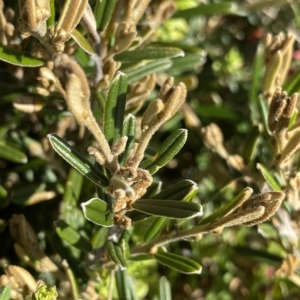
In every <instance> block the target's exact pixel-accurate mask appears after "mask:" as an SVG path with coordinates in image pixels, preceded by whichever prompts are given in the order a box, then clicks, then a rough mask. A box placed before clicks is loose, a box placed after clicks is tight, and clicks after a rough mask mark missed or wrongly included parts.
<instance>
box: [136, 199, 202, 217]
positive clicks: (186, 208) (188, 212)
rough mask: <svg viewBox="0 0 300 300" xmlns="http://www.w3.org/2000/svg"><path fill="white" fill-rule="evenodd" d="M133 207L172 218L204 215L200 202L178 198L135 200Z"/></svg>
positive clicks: (150, 213)
mask: <svg viewBox="0 0 300 300" xmlns="http://www.w3.org/2000/svg"><path fill="white" fill-rule="evenodd" d="M132 208H134V209H136V210H138V211H141V212H143V213H145V214H149V215H154V216H159V217H166V218H171V219H189V218H194V217H196V216H200V215H202V207H201V205H200V204H197V203H192V202H181V201H176V200H162V199H159V200H158V199H157V200H154V199H141V200H137V201H136V202H134V203H133V204H132Z"/></svg>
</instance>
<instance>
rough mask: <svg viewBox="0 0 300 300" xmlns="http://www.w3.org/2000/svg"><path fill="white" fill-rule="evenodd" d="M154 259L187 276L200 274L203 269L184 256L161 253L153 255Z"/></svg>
mask: <svg viewBox="0 0 300 300" xmlns="http://www.w3.org/2000/svg"><path fill="white" fill-rule="evenodd" d="M153 256H154V258H155V259H156V260H157V261H158V262H159V263H161V264H163V265H165V266H168V267H170V268H172V269H175V270H177V271H179V272H181V273H185V274H200V273H201V270H202V267H201V265H199V264H198V263H197V262H196V261H194V260H192V259H189V258H186V257H184V256H181V255H178V254H174V253H170V252H160V253H155V254H153Z"/></svg>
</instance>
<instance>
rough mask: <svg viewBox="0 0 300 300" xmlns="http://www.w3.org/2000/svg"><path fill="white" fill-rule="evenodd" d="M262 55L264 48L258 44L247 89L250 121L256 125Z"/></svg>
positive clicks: (262, 64)
mask: <svg viewBox="0 0 300 300" xmlns="http://www.w3.org/2000/svg"><path fill="white" fill-rule="evenodd" d="M263 53H264V46H263V45H262V44H261V43H260V44H259V45H258V46H257V50H256V53H255V57H254V61H253V71H252V82H251V88H250V89H249V100H250V108H251V120H252V122H253V123H258V121H259V115H258V110H257V106H258V95H259V91H260V89H261V79H262V75H263V73H262V71H263V66H264V63H263Z"/></svg>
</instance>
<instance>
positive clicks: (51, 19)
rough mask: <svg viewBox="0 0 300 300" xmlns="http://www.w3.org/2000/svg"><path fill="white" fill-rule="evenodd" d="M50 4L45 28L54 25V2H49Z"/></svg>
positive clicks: (52, 0) (51, 0)
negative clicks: (49, 12)
mask: <svg viewBox="0 0 300 300" xmlns="http://www.w3.org/2000/svg"><path fill="white" fill-rule="evenodd" d="M49 2H50V11H51V14H50V17H49V18H48V19H47V27H53V26H54V23H55V0H49Z"/></svg>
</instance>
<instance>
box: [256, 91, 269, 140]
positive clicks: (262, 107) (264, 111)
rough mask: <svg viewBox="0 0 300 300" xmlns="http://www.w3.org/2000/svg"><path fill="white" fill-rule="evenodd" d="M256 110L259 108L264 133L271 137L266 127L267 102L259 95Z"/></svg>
mask: <svg viewBox="0 0 300 300" xmlns="http://www.w3.org/2000/svg"><path fill="white" fill-rule="evenodd" d="M258 108H259V113H260V117H261V119H262V121H263V124H264V132H266V133H267V134H268V135H271V132H270V130H269V127H268V114H269V107H268V103H267V101H266V100H265V99H264V97H263V96H262V95H259V97H258Z"/></svg>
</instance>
